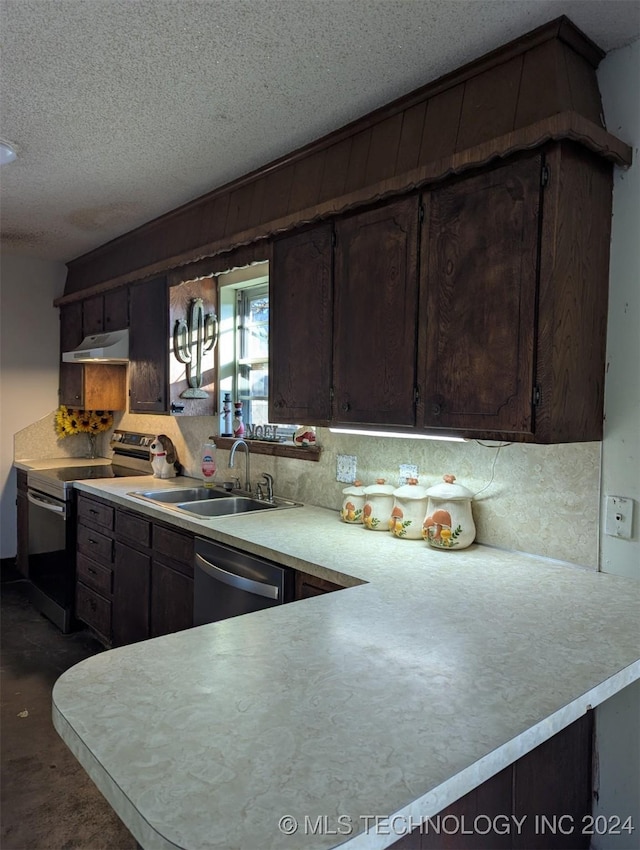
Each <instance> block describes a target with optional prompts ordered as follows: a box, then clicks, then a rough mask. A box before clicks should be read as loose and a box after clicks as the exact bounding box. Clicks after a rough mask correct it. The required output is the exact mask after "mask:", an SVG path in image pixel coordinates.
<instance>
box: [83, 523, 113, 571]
mask: <svg viewBox="0 0 640 850" xmlns="http://www.w3.org/2000/svg"><path fill="white" fill-rule="evenodd" d="M78 552H81V553H82V554H83V555H88V556H89V557H90V558H92V559H93V560H95V561H98V562H99V563H101V564H106V565H107V566H110V565H111V564H112V563H113V540H112V539H111V538H110V537H107V536H106V535H105V534H100V532H99V531H94V530H93V528H88V527H87V526H86V525H82V523H80V525H78Z"/></svg>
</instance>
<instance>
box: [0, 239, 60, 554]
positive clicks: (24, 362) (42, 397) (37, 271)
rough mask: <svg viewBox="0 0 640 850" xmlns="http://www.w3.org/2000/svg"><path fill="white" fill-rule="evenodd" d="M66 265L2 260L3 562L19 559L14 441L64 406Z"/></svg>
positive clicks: (0, 544)
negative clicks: (60, 300)
mask: <svg viewBox="0 0 640 850" xmlns="http://www.w3.org/2000/svg"><path fill="white" fill-rule="evenodd" d="M66 273H67V270H66V267H65V266H64V264H63V263H55V262H49V261H46V260H38V259H35V258H33V257H26V256H22V255H19V254H5V253H4V252H3V254H2V258H1V260H0V282H1V286H0V399H1V400H2V401H1V405H2V407H1V414H0V416H1V418H0V493H1V501H0V506H1V515H2V523H1V535H0V557H1V558H13V557H15V554H16V506H15V499H16V487H15V471H14V470H13V468H12V464H13V435H14V434H15V433H16V431H19V430H20V429H21V428H24V427H25V426H26V425H29V423H31V422H34V421H35V420H36V419H39V418H40V417H41V416H45V415H46V414H47V413H50V412H51V410H53V409H55V408H56V407H57V406H58V358H59V351H60V341H59V337H60V331H59V327H60V324H59V320H58V310H57V308H54V306H53V300H54V298H57V297H58V296H60V295H62V292H63V289H64V281H65V278H66Z"/></svg>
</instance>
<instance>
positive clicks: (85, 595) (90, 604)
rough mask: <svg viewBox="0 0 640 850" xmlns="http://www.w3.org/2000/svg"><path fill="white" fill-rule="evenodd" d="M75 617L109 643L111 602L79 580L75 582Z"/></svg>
mask: <svg viewBox="0 0 640 850" xmlns="http://www.w3.org/2000/svg"><path fill="white" fill-rule="evenodd" d="M76 617H77V618H78V619H79V620H82V622H83V623H86V624H87V626H90V627H91V628H92V629H94V630H95V631H96V632H97V633H98V635H99V636H100V637H101V639H102V640H103V642H104V643H105V644H107V645H110V644H111V602H110V601H109V600H108V599H105V598H104V597H102V596H100V594H98V593H95V592H94V591H93V590H91V589H90V588H88V587H86V585H84V584H82V583H80V582H78V584H76Z"/></svg>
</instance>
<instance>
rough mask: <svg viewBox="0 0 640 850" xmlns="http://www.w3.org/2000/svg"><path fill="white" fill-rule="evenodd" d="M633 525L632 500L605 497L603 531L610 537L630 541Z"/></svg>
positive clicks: (621, 497)
mask: <svg viewBox="0 0 640 850" xmlns="http://www.w3.org/2000/svg"><path fill="white" fill-rule="evenodd" d="M632 525H633V499H627V498H626V497H625V496H607V502H606V513H605V520H604V531H605V534H608V535H609V536H610V537H622V538H624V539H625V540H630V539H631V531H632V528H631V527H632Z"/></svg>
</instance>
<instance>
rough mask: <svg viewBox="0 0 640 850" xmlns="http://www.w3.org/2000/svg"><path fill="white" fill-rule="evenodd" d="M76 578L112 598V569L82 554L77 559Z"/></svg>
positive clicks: (79, 553)
mask: <svg viewBox="0 0 640 850" xmlns="http://www.w3.org/2000/svg"><path fill="white" fill-rule="evenodd" d="M76 576H77V579H78V581H81V582H82V583H83V584H85V585H87V586H88V587H90V588H92V589H93V590H95V591H97V592H98V593H100V594H102V596H105V597H109V598H111V589H112V588H111V585H112V572H111V570H110V569H107V568H106V567H104V566H102V565H100V564H98V563H97V562H96V561H92V560H91V558H87V557H86V555H83V554H82V553H81V552H78V553H77V557H76Z"/></svg>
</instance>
